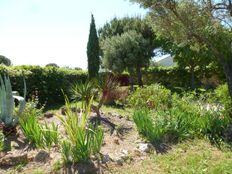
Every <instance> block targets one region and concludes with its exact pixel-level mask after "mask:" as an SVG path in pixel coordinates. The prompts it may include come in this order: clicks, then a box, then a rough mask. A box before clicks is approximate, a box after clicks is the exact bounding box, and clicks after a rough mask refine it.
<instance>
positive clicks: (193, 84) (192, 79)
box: [190, 66, 195, 90]
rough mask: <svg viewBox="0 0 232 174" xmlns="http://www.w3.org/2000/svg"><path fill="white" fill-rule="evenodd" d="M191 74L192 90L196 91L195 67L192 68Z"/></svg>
mask: <svg viewBox="0 0 232 174" xmlns="http://www.w3.org/2000/svg"><path fill="white" fill-rule="evenodd" d="M190 73H191V89H192V90H194V89H195V74H194V66H190Z"/></svg>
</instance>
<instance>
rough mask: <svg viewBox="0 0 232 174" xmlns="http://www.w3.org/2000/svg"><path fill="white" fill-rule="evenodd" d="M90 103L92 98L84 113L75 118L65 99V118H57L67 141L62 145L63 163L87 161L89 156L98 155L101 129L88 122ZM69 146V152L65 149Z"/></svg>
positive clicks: (101, 140)
mask: <svg viewBox="0 0 232 174" xmlns="http://www.w3.org/2000/svg"><path fill="white" fill-rule="evenodd" d="M92 101H93V97H91V99H90V101H89V104H88V107H87V108H86V109H85V111H84V112H82V113H80V115H79V116H77V115H76V113H73V112H72V111H71V105H70V103H69V102H68V100H67V98H66V108H67V111H66V118H64V117H61V116H59V118H60V120H61V122H62V124H63V126H64V128H65V131H66V133H67V140H65V141H63V144H62V153H63V158H64V162H67V161H69V160H68V159H71V161H72V162H80V161H87V160H88V159H89V158H90V155H92V154H96V153H98V152H99V150H100V148H101V145H102V142H103V130H102V128H101V127H93V126H92V125H91V124H90V123H89V121H88V116H89V114H90V109H91V104H92ZM69 146H70V151H68V149H67V147H69ZM68 155H69V156H68Z"/></svg>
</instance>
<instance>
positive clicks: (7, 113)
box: [0, 76, 26, 133]
mask: <svg viewBox="0 0 232 174" xmlns="http://www.w3.org/2000/svg"><path fill="white" fill-rule="evenodd" d="M0 83H1V86H0V122H1V124H2V127H3V132H4V133H7V132H12V131H13V130H15V128H16V125H17V124H18V122H19V117H20V116H21V114H22V112H23V110H24V108H25V105H26V101H25V97H26V83H25V80H24V97H21V96H19V95H18V93H17V92H13V91H12V87H11V83H10V79H9V77H8V76H4V78H2V77H1V76H0ZM14 100H17V101H18V103H19V105H18V107H16V106H15V103H14Z"/></svg>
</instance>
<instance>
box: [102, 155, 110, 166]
mask: <svg viewBox="0 0 232 174" xmlns="http://www.w3.org/2000/svg"><path fill="white" fill-rule="evenodd" d="M108 162H110V156H109V155H108V154H106V155H103V156H102V163H103V164H105V163H108Z"/></svg>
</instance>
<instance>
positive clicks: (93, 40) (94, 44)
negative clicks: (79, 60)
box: [87, 15, 100, 79]
mask: <svg viewBox="0 0 232 174" xmlns="http://www.w3.org/2000/svg"><path fill="white" fill-rule="evenodd" d="M87 57H88V74H89V78H90V79H91V78H94V77H97V76H98V71H99V66H100V58H99V41H98V36H97V30H96V26H95V20H94V17H93V15H91V24H90V31H89V40H88V44H87Z"/></svg>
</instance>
